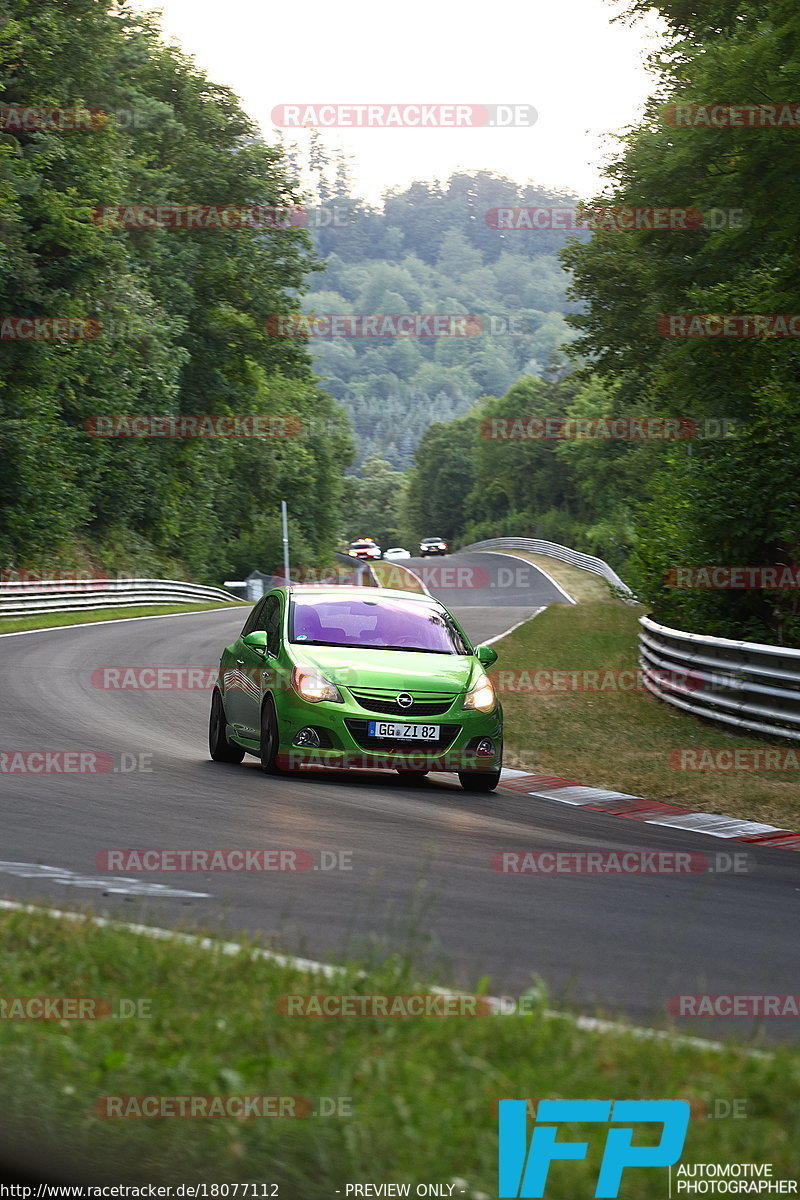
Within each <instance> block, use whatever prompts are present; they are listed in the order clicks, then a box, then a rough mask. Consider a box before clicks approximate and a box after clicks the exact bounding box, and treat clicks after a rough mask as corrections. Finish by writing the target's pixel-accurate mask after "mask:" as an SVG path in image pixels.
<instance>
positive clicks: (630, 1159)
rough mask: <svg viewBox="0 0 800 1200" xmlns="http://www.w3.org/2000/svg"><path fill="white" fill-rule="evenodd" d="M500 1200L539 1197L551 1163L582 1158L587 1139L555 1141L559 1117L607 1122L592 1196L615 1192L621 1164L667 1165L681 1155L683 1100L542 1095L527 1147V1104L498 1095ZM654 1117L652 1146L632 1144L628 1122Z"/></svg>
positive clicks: (685, 1121)
mask: <svg viewBox="0 0 800 1200" xmlns="http://www.w3.org/2000/svg"><path fill="white" fill-rule="evenodd" d="M499 1109H500V1112H499V1122H500V1127H499V1133H500V1145H499V1156H500V1162H499V1180H498V1196H499V1197H500V1200H517V1198H518V1197H520V1198H522V1200H530V1198H537V1200H538V1197H541V1196H544V1188H545V1184H546V1183H547V1174H548V1171H549V1170H550V1163H551V1162H556V1161H558V1160H561V1159H572V1160H575V1159H582V1158H585V1157H586V1151H587V1149H588V1147H589V1143H588V1142H570V1141H561V1142H557V1141H556V1134H557V1132H558V1127H559V1125H560V1124H562V1123H563V1122H575V1121H577V1122H598V1123H602V1124H606V1125H607V1124H610V1125H612V1128H611V1129H609V1131H608V1133H607V1134H606V1144H605V1149H604V1151H603V1159H602V1162H601V1164H600V1174H599V1175H598V1178H597V1187H596V1189H595V1193H594V1194H595V1197H597V1198H603V1200H605V1198H613V1197H616V1196H617V1195H619V1188H620V1183H621V1182H622V1172H623V1171H624V1170H625V1168H626V1167H669V1166H672V1164H673V1163H676V1162H677V1161H678V1159H679V1158H680V1156H681V1151H682V1150H683V1143H684V1141H685V1139H686V1130H687V1128H688V1126H689V1115H690V1108H689V1103H688V1101H686V1100H614V1101H611V1100H541V1101H540V1102H539V1105H538V1107H537V1110H536V1121H535V1124H534V1129H533V1136H532V1137H531V1142H530V1147H529V1146H528V1138H527V1105H526V1103H525V1101H524V1100H501V1101H500V1105H499ZM631 1122H635V1123H636V1124H639V1123H641V1122H656V1123H658V1124H659V1125H661V1126H662V1130H661V1140H660V1141H659V1142H658V1144H657V1145H655V1146H634V1145H633V1144H632V1143H633V1125H632V1124H631Z"/></svg>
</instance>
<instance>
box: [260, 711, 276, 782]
mask: <svg viewBox="0 0 800 1200" xmlns="http://www.w3.org/2000/svg"><path fill="white" fill-rule="evenodd" d="M258 753H259V758H260V759H261V770H262V771H263V772H264V774H265V775H280V773H281V769H280V767H279V766H278V718H277V715H276V713H275V705H274V704H273V702H272V700H270V699H269V698H267V699H266V700H265V701H264V706H263V708H262V709H261V735H260V737H259V742H258Z"/></svg>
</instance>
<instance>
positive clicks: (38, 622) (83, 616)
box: [0, 601, 245, 633]
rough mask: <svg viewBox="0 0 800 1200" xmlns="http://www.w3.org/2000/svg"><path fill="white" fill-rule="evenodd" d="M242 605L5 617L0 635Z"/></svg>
mask: <svg viewBox="0 0 800 1200" xmlns="http://www.w3.org/2000/svg"><path fill="white" fill-rule="evenodd" d="M244 604H245V602H244V601H241V602H237V601H232V602H231V603H230V604H154V605H150V606H149V607H148V606H141V607H133V606H131V607H125V606H124V605H123V606H122V607H120V608H98V609H91V610H89V611H81V612H60V613H37V614H35V615H31V616H30V617H6V618H4V619H2V620H0V633H19V632H21V631H23V630H25V629H53V628H56V627H58V626H61V625H82V624H84V623H85V622H87V621H118V620H119V619H120V618H121V617H153V616H168V615H169V614H171V613H185V612H205V611H207V610H208V609H211V608H240V607H242V606H243V605H244Z"/></svg>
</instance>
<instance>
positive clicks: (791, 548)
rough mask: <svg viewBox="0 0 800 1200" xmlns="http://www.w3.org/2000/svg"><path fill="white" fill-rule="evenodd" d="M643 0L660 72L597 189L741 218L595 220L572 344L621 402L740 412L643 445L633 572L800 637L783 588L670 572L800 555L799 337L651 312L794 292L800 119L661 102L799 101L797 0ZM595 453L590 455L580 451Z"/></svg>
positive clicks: (740, 303)
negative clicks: (701, 120)
mask: <svg viewBox="0 0 800 1200" xmlns="http://www.w3.org/2000/svg"><path fill="white" fill-rule="evenodd" d="M653 8H654V9H656V10H657V12H658V13H659V14H660V15H661V16H662V17H664V19H665V20H666V21H667V23H668V26H669V28H670V31H671V40H670V44H669V46H668V48H667V50H666V51H665V52H664V53H662V54H661V55H660V57H658V58H656V60H655V62H654V64H653V65H654V67H655V68H656V70H657V73H658V76H657V84H656V90H655V92H654V95H653V97H652V99H651V100H650V102H649V104H648V106H647V110H646V114H645V118H644V120H643V121H642V123H641V124H640V125H639V126H638V127H637V128H636V129H634V130H633V131H632V132H631V133H630V134H629V135H628V136H627V137H626V138H624V139H623V145H622V152H621V154H620V157H619V158H618V160H617V161H616V162H615V163H614V164H612V167H611V171H610V174H611V178H612V180H613V187H612V189H611V194H610V195H608V196H604V197H601V198H599V200H598V203H603V202H605V203H611V204H614V205H637V204H638V205H656V206H660V207H666V206H669V205H680V206H682V207H687V206H693V207H695V208H697V209H699V210H701V211H702V212H707V211H708V210H709V209H712V208H717V209H722V210H731V209H738V210H744V212H745V214H748V216H749V219H745V220H744V221H743V222H740V223H738V224H734V225H725V226H723V227H722V228H720V229H717V230H714V229H712V228H709V227H705V226H700V227H698V228H696V229H693V230H687V231H685V232H675V233H663V232H649V231H646V230H641V231H637V232H634V233H624V234H620V233H615V232H611V231H602V232H598V233H597V234H595V236H594V237H593V238H592V240H591V242H590V243H588V244H585V245H580V246H578V245H576V246H573V247H571V248H569V249H568V250H567V251H566V252H565V253H564V255H563V261H564V262H565V264H566V265H567V266H568V267H569V268H570V269H571V270H573V271H574V277H575V283H574V289H573V291H572V293H571V294H572V296H573V298H574V299H576V300H579V301H581V302H582V303H583V304H584V306H585V308H584V309H583V311H582V312H581V313H579V314H573V315H571V316H569V317H568V321H569V323H570V324H572V325H573V326H574V327H575V328H577V329H578V330H579V331H580V337H579V339H578V341H577V343H576V347H577V350H578V351H579V352H580V353H582V354H584V355H586V356H587V357H588V358H590V359H591V360H592V369H593V371H594V372H595V373H596V374H597V375H598V376H599V377H600V378H601V380H602V381H603V383H604V384H605V386H606V387H610V388H611V389H612V390H613V395H614V411H616V412H618V413H629V414H632V415H641V414H643V413H648V414H653V415H667V414H671V415H680V416H688V417H691V418H694V419H695V420H698V421H702V420H704V419H705V418H719V419H728V420H730V421H732V422H734V424H735V431H734V433H733V434H732V436H729V437H724V438H719V439H717V440H708V441H696V442H695V443H694V445H693V446H692V453H691V458H690V459H689V458H688V457H687V450H686V448H685V447H682V448H680V449H679V448H678V447H675V448H673V449H672V450H670V449H668V448H664V449H663V450H662V451H661V452H656V453H655V454H653V453H652V452H651V453H650V456H649V459H650V461H651V463H652V471H651V473H650V479H649V481H647V480H646V479H645V486H644V487H643V488H642V489H641V491H640V492H639V497H640V504H639V508H638V514H637V519H636V525H637V528H638V541H639V545H638V549H637V550H636V554H635V567H636V574H637V577H638V578H637V579H636V580H631V582H632V583H635V584H636V586H637V587H638V588H639V590H640V594H641V595H642V596H643V597H644V598H646V599H647V600H648V601H650V603H652V604H653V605H654V606H655V612H656V615H657V616H659V617H660V618H661V619H663V620H665V621H666V622H668V623H669V622H672V623H674V624H676V625H683V626H684V627H688V628H690V629H694V630H697V631H698V632H708V633H715V634H722V635H727V636H741V637H747V638H757V639H760V640H767V641H774V640H776V639H777V640H781V641H788V642H792V643H793V644H800V606H798V604H797V601H796V598H795V597H794V596H793V595H792V593H789V592H779V591H772V592H768V591H766V592H765V591H760V590H757V589H751V590H746V591H730V590H728V591H721V590H717V591H698V590H695V589H692V590H689V591H687V590H679V589H676V588H668V587H666V586H665V585H664V580H663V574H664V572H665V571H666V570H668V569H669V568H670V567H674V566H679V565H685V566H724V565H728V566H734V567H736V566H773V565H784V564H789V563H797V562H798V558H799V557H800V504H799V503H798V496H797V487H796V482H793V481H796V479H797V476H798V471H800V417H799V416H798V413H800V374H799V372H798V351H797V348H796V346H797V344H796V342H795V341H793V339H791V338H775V337H763V336H762V337H755V338H745V339H730V338H726V339H722V338H708V337H700V338H665V337H662V336H660V335H659V332H658V327H657V319H658V316H659V315H660V314H671V313H678V314H680V313H686V314H688V313H709V314H715V313H717V314H725V313H740V314H748V313H787V312H794V311H795V310H796V308H797V304H796V297H797V288H796V274H797V252H796V243H797V214H796V199H795V192H796V186H795V181H796V179H797V174H798V170H800V142H798V139H797V131H796V129H793V128H790V127H787V126H783V127H775V128H770V127H755V128H749V127H747V126H741V127H737V126H729V127H720V128H707V127H702V126H700V127H692V128H675V127H674V126H671V125H670V124H668V123H666V122H665V120H664V119H663V118H664V106H665V105H667V104H674V103H681V104H701V105H713V104H718V103H725V104H765V105H770V104H778V105H780V104H783V103H790V102H791V103H794V101H795V98H796V96H797V94H798V89H800V58H798V55H797V45H798V39H799V38H800V14H798V12H797V8H796V6H794V5H790V4H788V3H787V2H786V0H750V2H749V3H747V4H744V5H742V4H738V3H731V2H730V0H714V2H712V3H707V2H703V3H702V4H701V3H696V2H693V0H661V2H657V3H654V4H652V3H650V0H648V2H647V3H646V4H645V3H644V2H643V0H642V2H638V0H637V2H636V3H634V4H633V6H632V9H631V12H632V13H633V14H634V15H636V14H638V13H640V12H644V11H645V10H652V9H653ZM576 453H578V449H577V448H573V454H572V457H573V459H574V458H575V454H576ZM615 459H616V460H617V461H614V460H615ZM622 459H629V460H630V463H631V468H630V469H631V470H632V471H633V475H630V474H629V468H628V467H627V466H626V465H625V463H624V462H623V461H622ZM599 461H600V462H601V464H602V469H601V471H600V474H599V475H597V474H596V472H595V475H596V477H597V478H606V479H608V480H610V482H611V486H612V489H616V488H619V487H622V488H623V490H625V489H627V491H628V493H629V494H631V493H632V491H633V486H634V483H635V476H636V474H638V473H639V472H640V469H641V468H642V467H643V466H645V465H646V463H647V461H648V455H647V454H641V453H637V454H634V453H631V454H630V455H623V456H621V457H620V456H615V455H613V454H611V455H601V456H600V460H599ZM595 462H597V460H595ZM588 463H589V460H588V457H586V458H585V461H584V464H583V467H587V466H588ZM583 467H582V468H581V475H582V477H583V479H584V481H588V479H589V476H587V475H586V474H585V473H584V470H583ZM626 475H627V476H628V478H627V479H626V478H625V477H626ZM582 486H583V485H582Z"/></svg>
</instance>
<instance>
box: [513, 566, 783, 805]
mask: <svg viewBox="0 0 800 1200" xmlns="http://www.w3.org/2000/svg"><path fill="white" fill-rule="evenodd" d="M526 557H529V558H531V560H533V558H534V557H535V556H533V555H529V556H526ZM546 562H547V569H550V568H551V567H552V571H551V573H552V574H553V576H554V577H555V578H556V579H558V582H559V583H561V584H562V586H563V587H565V588H566V589H567V591H569V592H571V593H572V595H573V596H575V598H576V599H578V600H580V601H581V602H580V603H579V604H577V605H570V606H566V605H559V604H556V605H553V606H552V607H550V608H548V609H546V610H545V611H544V612H543V613H540V614H539V616H537V617H536V619H535V620H533V621H529V622H528V623H526V624H525V625H522V626H521V627H520V628H519V629H517V630H515V631H514V632H513V633H511V634H509V635H508V636H507V637H506V638H504V639H503V640H502V641H501V642H498V643H497V644H496V646H495V649H497V650H498V652H499V654H500V661H499V663H498V664H497V665H496V666H495V667H493V668H492V671H491V672H490V674H491V676H492V678H493V680H494V681H495V685H496V686H498V687H499V689H500V691H501V699H502V702H503V708H504V711H505V718H506V735H505V736H506V741H505V746H506V750H505V764H506V766H508V767H517V768H520V769H526V770H530V771H534V772H542V773H543V774H547V775H559V776H561V777H563V778H566V779H575V780H577V781H578V782H580V783H584V784H588V785H591V786H595V787H601V788H610V789H612V790H614V791H620V792H627V793H630V794H632V795H635V796H644V797H646V798H647V799H651V800H661V801H664V802H665V803H668V804H676V805H678V806H681V807H686V808H692V809H701V810H702V811H706V812H716V813H722V814H725V815H729V816H734V817H743V818H747V819H750V820H755V821H764V822H766V823H768V824H771V825H778V826H781V827H783V826H786V827H788V828H790V829H797V828H800V797H799V796H798V794H797V772H796V771H773V770H768V771H760V772H759V771H733V770H681V769H679V768H676V767H673V766H671V765H670V752H671V751H674V750H681V749H683V748H694V749H698V750H702V749H712V750H714V749H732V748H736V747H750V746H758V747H761V748H763V747H768V746H776V747H777V746H781V745H783V746H784V747H785V746H789V745H792V743H790V742H788V741H787V742H785V743H781V741H780V740H779V739H772V740H768V739H764V738H760V737H758V736H757V735H756V734H747V733H744V732H742V733H736V732H734V731H733V730H731V731H730V732H728V731H727V730H726V729H725V728H724V727H723V726H717V725H714V724H712V723H711V722H710V721H709V722H707V721H704V720H702V719H701V718H696V717H692V716H689V715H688V714H685V713H682V712H680V710H678V709H676V708H673V707H672V706H670V705H668V704H665V703H664V702H663V701H660V700H656V698H655V697H654V696H652V695H650V693H649V692H647V691H645V690H639V691H630V690H629V691H623V690H611V689H610V687H609V690H595V691H587V690H582V691H581V690H574V691H572V690H570V691H566V690H564V691H556V690H550V691H547V690H542V689H543V688H546V687H548V686H550V687H553V686H554V685H555V684H556V683H557V680H556V679H555V678H553V677H551V676H549V675H545V676H543V677H541V683H539V684H538V685H537V684H536V683H535V682H534V678H533V673H534V672H535V671H537V670H545V671H547V670H548V669H552V670H554V671H575V672H584V671H594V670H598V671H606V670H608V671H614V670H617V669H622V670H625V671H629V672H630V671H636V670H637V668H638V642H637V635H638V632H639V624H638V618H639V616H640V615H641V614H642V613H643V612H645V611H646V610H645V609H644V608H643V607H642V606H640V605H631V604H624V603H623V602H622V601H620V600H617V599H614V598H613V597H612V596H611V594H610V592H609V590H608V588H607V586H606V584H605V582H604V581H603V580H602V579H599V578H596V577H594V576H589V578H588V579H587V580H585V581H582V586H577V584H580V583H581V581H580V580H579V581H577V583H576V580H575V579H574V578H573V576H574V575H576V574H577V575H584V574H587V573H585V572H583V571H580V570H578V569H577V568H574V567H567V566H565V564H563V563H558V562H554V561H553V560H550V559H547V560H546ZM504 671H505V672H512V673H513V674H512V675H508V674H507V675H506V676H505V682H504V676H503V672H504ZM522 672H527V675H526V674H521V673H522ZM577 678H578V680H579V681H580V677H577ZM622 682H623V683H625V682H626V683H627V686H628V687H630V686H631V677H630V676H628V677H627V679H623V681H622ZM560 686H567V685H566V684H565V683H562V684H561V685H560ZM570 686H571V685H570ZM514 687H519V688H521V689H522V690H519V691H514V690H509V689H511V688H514ZM534 688H536V690H534ZM795 748H796V743H795Z"/></svg>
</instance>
